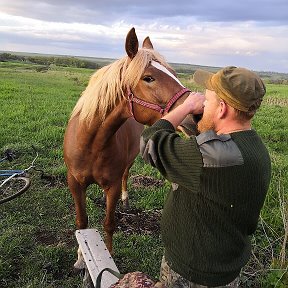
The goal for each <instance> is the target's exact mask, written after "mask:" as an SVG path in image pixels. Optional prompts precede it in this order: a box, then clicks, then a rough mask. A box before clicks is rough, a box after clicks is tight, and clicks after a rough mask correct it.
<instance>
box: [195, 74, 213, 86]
mask: <svg viewBox="0 0 288 288" xmlns="http://www.w3.org/2000/svg"><path fill="white" fill-rule="evenodd" d="M213 75H214V74H213V73H211V72H208V71H205V70H196V71H195V73H194V75H193V80H194V81H195V83H197V84H199V85H201V86H202V87H205V88H206V89H209V90H213V87H212V86H211V81H210V79H211V78H212V76H213Z"/></svg>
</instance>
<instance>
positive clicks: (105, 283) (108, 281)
mask: <svg viewBox="0 0 288 288" xmlns="http://www.w3.org/2000/svg"><path fill="white" fill-rule="evenodd" d="M75 235H76V239H77V241H78V243H79V247H80V249H81V251H82V254H83V257H84V260H85V263H86V266H87V268H88V270H89V273H90V276H91V279H92V281H93V284H94V286H95V283H96V278H97V276H98V274H99V273H100V272H101V271H102V270H103V269H104V268H111V269H113V270H114V271H117V272H119V270H118V268H117V266H116V264H115V262H114V260H113V259H112V257H111V255H110V253H109V251H108V249H107V247H106V245H105V243H104V241H103V240H102V237H101V235H100V233H99V231H98V230H97V229H80V230H76V232H75ZM117 281H118V278H117V277H115V276H114V275H112V274H111V273H109V272H107V271H105V272H104V273H103V274H102V281H101V288H102V287H103V288H108V287H109V286H110V285H112V284H114V283H116V282H117Z"/></svg>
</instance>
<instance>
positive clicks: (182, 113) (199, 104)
mask: <svg viewBox="0 0 288 288" xmlns="http://www.w3.org/2000/svg"><path fill="white" fill-rule="evenodd" d="M204 101H205V96H204V94H202V93H199V92H192V93H190V94H189V96H188V97H187V98H186V100H185V101H184V102H183V103H182V104H181V105H179V106H178V107H176V108H175V109H173V110H172V111H171V112H169V113H168V114H166V115H165V116H164V117H162V119H165V120H168V121H169V122H170V123H171V124H172V125H173V126H174V128H175V129H176V128H177V127H178V126H179V125H180V123H181V122H182V121H183V120H184V119H185V117H186V116H187V115H188V114H194V115H196V114H202V113H203V110H204V108H203V104H204Z"/></svg>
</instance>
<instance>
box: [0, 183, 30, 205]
mask: <svg viewBox="0 0 288 288" xmlns="http://www.w3.org/2000/svg"><path fill="white" fill-rule="evenodd" d="M2 183H3V182H2ZM0 185H1V184H0ZM29 186H30V179H29V178H27V177H14V178H11V179H10V180H9V181H7V182H6V183H5V184H4V185H2V186H1V187H0V204H2V203H4V202H7V201H10V200H12V199H14V198H16V197H18V196H20V195H21V194H22V193H24V192H25V191H26V190H27V189H28V188H29Z"/></svg>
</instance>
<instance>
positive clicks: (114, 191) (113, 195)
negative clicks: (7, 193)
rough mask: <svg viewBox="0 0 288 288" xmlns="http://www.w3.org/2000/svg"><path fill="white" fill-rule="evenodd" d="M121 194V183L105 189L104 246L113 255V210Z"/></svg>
mask: <svg viewBox="0 0 288 288" xmlns="http://www.w3.org/2000/svg"><path fill="white" fill-rule="evenodd" d="M120 193H121V182H120V181H119V183H114V185H113V186H110V187H109V188H108V189H105V194H106V216H105V220H104V230H105V232H106V241H105V242H106V246H107V248H108V250H109V252H110V254H112V253H113V251H112V250H113V247H112V237H113V233H114V231H115V226H116V224H115V210H116V205H117V202H118V200H119V198H120Z"/></svg>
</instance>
